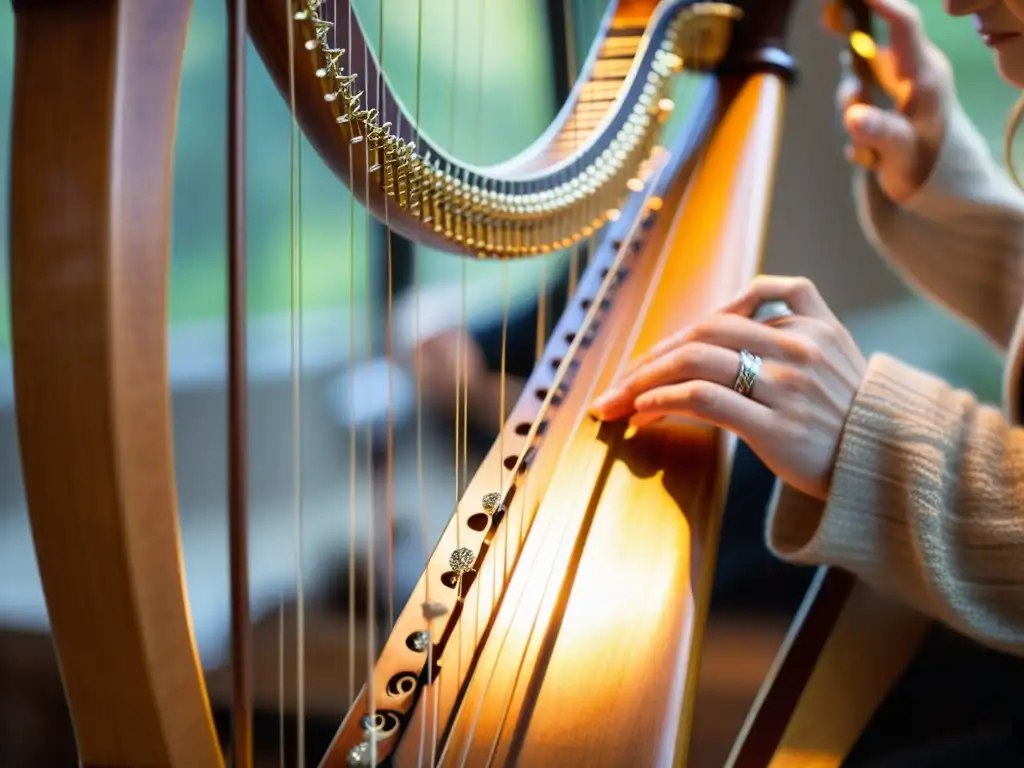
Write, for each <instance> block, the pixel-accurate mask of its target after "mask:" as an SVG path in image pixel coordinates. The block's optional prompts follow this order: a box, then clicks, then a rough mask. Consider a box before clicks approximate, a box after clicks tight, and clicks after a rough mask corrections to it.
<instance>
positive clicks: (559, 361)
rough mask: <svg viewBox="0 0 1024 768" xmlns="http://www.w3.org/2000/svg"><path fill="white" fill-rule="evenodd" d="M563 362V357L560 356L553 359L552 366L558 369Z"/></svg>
mask: <svg viewBox="0 0 1024 768" xmlns="http://www.w3.org/2000/svg"><path fill="white" fill-rule="evenodd" d="M561 364H562V358H560V357H556V358H555V359H554V360H552V361H551V367H552V368H554V369H555V370H556V371H557V370H558V367H559V366H560V365H561Z"/></svg>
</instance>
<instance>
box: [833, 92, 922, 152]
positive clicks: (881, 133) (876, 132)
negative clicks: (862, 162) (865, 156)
mask: <svg viewBox="0 0 1024 768" xmlns="http://www.w3.org/2000/svg"><path fill="white" fill-rule="evenodd" d="M843 122H844V124H845V126H846V132H847V133H848V134H849V136H850V143H851V144H853V146H854V147H864V148H868V149H872V150H874V151H875V152H877V153H878V154H879V156H880V157H881V158H882V160H883V161H885V160H887V159H889V158H894V159H895V158H908V157H915V156H916V151H915V148H916V146H917V144H916V141H917V138H916V134H915V133H914V128H913V126H912V125H911V124H910V121H909V120H907V118H905V117H904V116H903V115H900V114H897V113H895V112H886V111H885V110H882V109H879V108H878V107H870V106H867V105H865V104H855V105H853V106H852V107H850V108H849V109H848V110H846V115H845V118H844V120H843Z"/></svg>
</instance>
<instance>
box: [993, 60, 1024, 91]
mask: <svg viewBox="0 0 1024 768" xmlns="http://www.w3.org/2000/svg"><path fill="white" fill-rule="evenodd" d="M996 69H997V70H998V71H999V75H1000V77H1002V78H1003V80H1005V81H1006V82H1008V83H1009V84H1010V85H1012V86H1014V87H1015V88H1020V89H1022V90H1024V59H1022V57H1021V56H1019V55H1017V56H1012V57H1011V56H998V57H997V60H996Z"/></svg>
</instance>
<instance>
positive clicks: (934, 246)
mask: <svg viewBox="0 0 1024 768" xmlns="http://www.w3.org/2000/svg"><path fill="white" fill-rule="evenodd" d="M854 187H855V189H854V195H855V199H856V201H857V210H858V214H859V217H860V221H861V226H862V227H863V228H864V231H865V232H866V234H867V237H868V240H869V241H871V243H872V245H873V246H874V247H875V248H876V249H877V250H878V251H879V252H880V253H882V255H883V256H885V257H886V258H887V259H888V260H889V262H890V263H891V264H892V265H893V267H894V268H895V269H896V270H897V272H899V273H900V274H901V275H902V276H903V278H904V279H905V280H906V281H907V282H908V283H910V284H911V285H912V286H915V287H916V288H918V289H920V290H922V291H923V292H924V293H925V294H927V295H930V296H931V297H932V298H934V299H935V300H937V301H938V302H939V303H940V304H943V305H945V306H946V307H947V308H948V309H949V310H951V311H952V312H954V313H955V314H957V315H959V316H961V317H962V318H964V319H966V320H967V321H968V322H970V323H971V324H973V325H974V326H976V327H977V328H978V329H979V330H981V331H982V332H983V333H984V334H985V335H986V336H988V338H989V339H990V340H991V341H993V342H994V343H995V344H996V345H997V346H998V347H1000V348H1001V349H1005V348H1006V346H1007V345H1008V343H1009V341H1010V338H1011V336H1012V333H1013V327H1014V321H1015V320H1016V317H1017V312H1018V310H1019V308H1020V306H1021V301H1022V298H1024V263H1022V260H1024V193H1022V192H1021V191H1020V190H1019V189H1018V188H1017V187H1016V186H1015V185H1014V183H1013V181H1012V180H1011V179H1010V177H1009V175H1008V174H1007V173H1006V171H1005V170H1003V169H1002V168H1001V167H1000V166H999V165H998V164H997V163H996V161H995V159H994V158H993V157H992V153H991V152H990V151H989V148H988V145H987V144H986V142H985V140H984V139H983V138H982V136H981V135H980V134H979V133H978V131H977V129H976V128H975V127H974V124H973V123H971V121H970V119H969V118H968V117H967V115H966V114H965V113H964V111H963V108H962V107H961V106H960V105H959V103H957V104H955V105H954V106H953V107H952V108H951V110H950V114H949V116H948V118H947V122H946V131H945V135H944V138H943V143H942V147H941V149H940V152H939V156H938V158H937V160H936V165H935V168H934V169H933V171H932V173H931V175H930V176H929V178H928V180H927V181H926V182H925V184H924V185H923V186H922V187H921V188H920V189H919V190H918V191H917V193H915V195H914V196H913V197H912V198H911V199H910V200H908V201H906V202H905V203H903V204H902V205H897V204H896V203H894V202H892V200H890V199H889V198H888V197H887V196H886V195H885V193H884V192H882V190H881V188H880V187H879V186H878V183H877V180H876V179H875V177H874V175H873V174H869V173H867V172H865V171H863V170H858V172H857V174H856V177H855V184H854Z"/></svg>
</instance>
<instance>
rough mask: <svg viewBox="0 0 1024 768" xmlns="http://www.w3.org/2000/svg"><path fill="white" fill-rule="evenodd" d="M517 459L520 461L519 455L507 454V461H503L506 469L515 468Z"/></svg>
mask: <svg viewBox="0 0 1024 768" xmlns="http://www.w3.org/2000/svg"><path fill="white" fill-rule="evenodd" d="M517 461H519V457H518V456H506V457H505V461H504V462H503V463H504V465H505V469H515V468H516V462H517Z"/></svg>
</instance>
